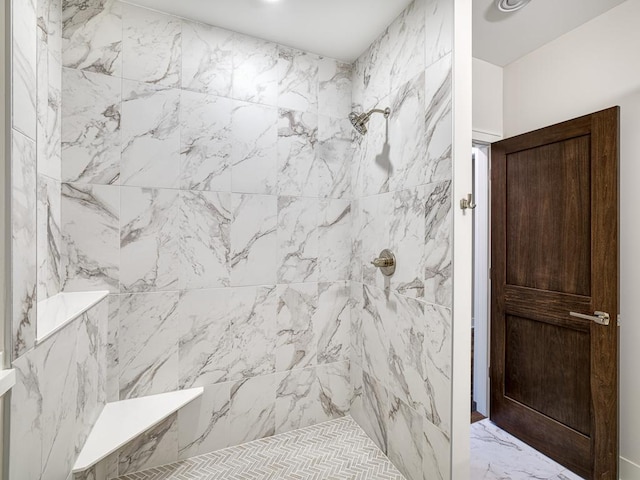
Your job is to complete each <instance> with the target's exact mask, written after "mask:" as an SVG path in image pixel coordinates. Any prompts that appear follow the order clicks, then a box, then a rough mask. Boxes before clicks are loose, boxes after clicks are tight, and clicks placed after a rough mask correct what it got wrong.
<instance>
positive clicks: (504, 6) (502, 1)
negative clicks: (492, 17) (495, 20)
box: [496, 0, 531, 12]
mask: <svg viewBox="0 0 640 480" xmlns="http://www.w3.org/2000/svg"><path fill="white" fill-rule="evenodd" d="M530 1H531V0H496V6H497V7H498V10H500V11H501V12H515V11H516V10H520V9H521V8H523V7H524V6H525V5H527V3H529V2H530Z"/></svg>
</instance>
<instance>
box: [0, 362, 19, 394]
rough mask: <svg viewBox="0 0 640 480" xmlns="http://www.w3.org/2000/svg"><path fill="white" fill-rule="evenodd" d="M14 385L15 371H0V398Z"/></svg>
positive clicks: (9, 369) (10, 369)
mask: <svg viewBox="0 0 640 480" xmlns="http://www.w3.org/2000/svg"><path fill="white" fill-rule="evenodd" d="M15 384H16V371H15V370H14V369H13V368H7V369H5V370H0V397H1V396H2V395H4V394H5V393H7V392H8V391H9V390H11V388H13V386H14V385H15Z"/></svg>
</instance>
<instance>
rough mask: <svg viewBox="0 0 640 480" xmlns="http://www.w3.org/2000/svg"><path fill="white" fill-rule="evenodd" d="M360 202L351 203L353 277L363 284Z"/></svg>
mask: <svg viewBox="0 0 640 480" xmlns="http://www.w3.org/2000/svg"><path fill="white" fill-rule="evenodd" d="M360 205H361V202H360V200H352V201H351V276H350V278H349V279H350V280H351V281H353V282H359V283H362V263H363V260H362V237H361V236H360V232H361V230H362V217H363V212H362V208H361V206H360Z"/></svg>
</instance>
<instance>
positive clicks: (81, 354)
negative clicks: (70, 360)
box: [75, 300, 109, 452]
mask: <svg viewBox="0 0 640 480" xmlns="http://www.w3.org/2000/svg"><path fill="white" fill-rule="evenodd" d="M108 313H109V304H108V302H107V301H106V300H103V301H101V302H100V303H99V304H98V305H96V306H95V307H93V308H91V309H89V310H88V311H87V312H85V313H84V314H83V315H82V319H81V320H80V322H78V323H77V336H78V339H77V346H76V351H77V354H76V367H75V368H76V372H77V382H78V393H77V397H76V402H77V405H76V414H75V417H76V428H75V451H76V452H79V451H80V450H81V449H82V447H83V446H84V443H85V441H86V439H87V437H88V435H89V433H90V432H91V428H92V427H93V425H94V423H95V421H96V419H97V418H98V416H99V415H100V412H101V411H102V408H103V407H104V405H105V403H106V386H107V328H108V324H107V320H108Z"/></svg>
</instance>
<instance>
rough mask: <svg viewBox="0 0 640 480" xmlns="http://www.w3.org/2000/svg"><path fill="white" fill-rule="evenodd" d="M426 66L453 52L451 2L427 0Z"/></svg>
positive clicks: (449, 0)
mask: <svg viewBox="0 0 640 480" xmlns="http://www.w3.org/2000/svg"><path fill="white" fill-rule="evenodd" d="M426 3H427V4H426V9H427V18H426V23H425V29H424V31H425V35H426V39H425V47H426V48H425V52H426V59H425V66H427V67H428V66H429V65H431V64H433V63H434V62H435V61H437V60H438V59H440V58H442V57H444V56H445V55H446V54H448V53H450V52H451V51H452V50H453V4H454V2H452V1H451V0H426Z"/></svg>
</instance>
